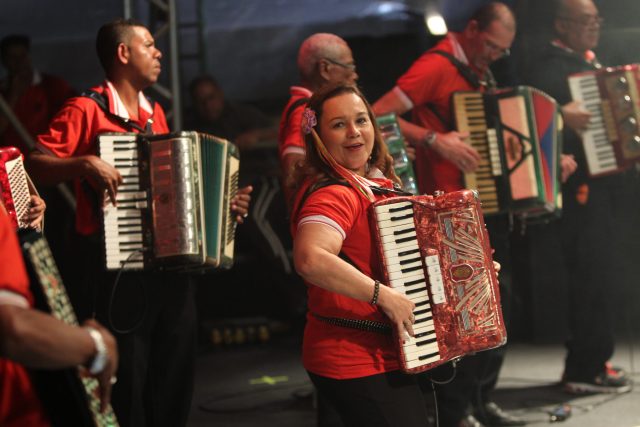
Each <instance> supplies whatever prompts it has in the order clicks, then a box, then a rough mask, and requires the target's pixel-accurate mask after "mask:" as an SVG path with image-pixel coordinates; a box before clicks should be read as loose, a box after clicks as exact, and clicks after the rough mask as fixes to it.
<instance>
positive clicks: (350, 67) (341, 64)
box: [324, 58, 356, 71]
mask: <svg viewBox="0 0 640 427" xmlns="http://www.w3.org/2000/svg"><path fill="white" fill-rule="evenodd" d="M324 59H325V60H326V61H328V62H330V63H332V64H334V65H337V66H338V67H342V68H344V69H347V70H351V71H355V70H356V64H347V63H344V62H340V61H336V60H335V59H331V58H324Z"/></svg>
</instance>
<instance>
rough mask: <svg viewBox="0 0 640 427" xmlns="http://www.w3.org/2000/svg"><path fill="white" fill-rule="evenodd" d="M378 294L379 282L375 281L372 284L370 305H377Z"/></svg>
mask: <svg viewBox="0 0 640 427" xmlns="http://www.w3.org/2000/svg"><path fill="white" fill-rule="evenodd" d="M379 294H380V282H379V281H378V280H375V281H374V283H373V298H371V305H376V304H378V295H379Z"/></svg>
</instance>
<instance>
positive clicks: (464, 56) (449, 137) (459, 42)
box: [373, 2, 524, 427]
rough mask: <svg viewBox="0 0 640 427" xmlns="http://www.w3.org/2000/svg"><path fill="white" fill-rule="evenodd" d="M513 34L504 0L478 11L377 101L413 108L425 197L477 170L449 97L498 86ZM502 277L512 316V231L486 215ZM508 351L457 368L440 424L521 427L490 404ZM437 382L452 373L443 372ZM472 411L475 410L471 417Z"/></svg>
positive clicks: (382, 110)
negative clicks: (498, 70)
mask: <svg viewBox="0 0 640 427" xmlns="http://www.w3.org/2000/svg"><path fill="white" fill-rule="evenodd" d="M515 34H516V22H515V18H514V16H513V13H512V12H511V10H510V9H509V8H508V7H507V6H506V5H504V4H502V3H499V2H492V3H489V4H487V5H485V6H483V7H482V8H480V9H478V10H477V11H476V12H475V13H474V15H473V16H471V18H470V19H469V20H468V22H467V24H466V26H465V28H464V30H463V31H462V32H458V33H456V32H450V33H449V34H448V35H447V36H446V37H445V38H444V39H443V40H442V41H440V42H439V43H438V44H437V45H436V46H435V47H433V48H432V49H430V50H428V51H427V52H425V53H424V54H423V55H422V56H421V57H420V58H418V59H417V60H416V61H415V62H414V63H413V65H412V66H411V67H410V68H409V70H408V71H407V72H406V73H405V74H404V75H402V76H401V77H400V78H399V79H398V81H397V84H396V86H395V87H394V88H393V89H392V90H390V91H389V92H387V93H386V94H385V95H383V96H382V97H381V98H380V99H379V100H378V101H377V102H375V103H374V105H373V109H374V111H375V112H376V114H378V115H380V114H386V113H392V112H393V113H396V114H397V115H398V116H401V115H402V114H404V113H406V112H408V111H412V120H411V122H408V121H406V120H403V119H399V122H400V127H401V129H402V133H403V134H404V136H405V137H406V139H407V140H408V141H409V143H410V144H411V145H413V146H414V147H415V148H416V161H415V164H416V174H417V181H418V189H419V191H420V192H421V193H428V194H433V193H434V191H436V190H442V191H446V192H449V191H456V190H460V189H462V188H463V180H462V173H463V172H471V171H474V170H475V169H476V168H477V166H478V162H479V160H480V156H479V154H478V153H477V152H476V150H475V149H474V148H472V147H471V145H470V144H469V143H467V142H465V139H466V138H467V137H468V136H469V135H468V134H467V133H466V132H458V131H456V130H455V122H454V117H453V111H452V108H451V94H452V93H454V92H457V91H484V90H485V89H486V88H492V87H494V86H495V81H494V79H493V75H492V74H491V70H490V69H489V65H491V64H492V63H493V62H494V61H496V60H498V59H500V58H502V57H504V56H505V55H508V54H509V49H510V48H511V44H512V43H513V39H514V37H515ZM485 221H486V223H487V228H488V229H489V235H490V236H491V243H492V246H493V247H494V248H495V254H494V259H495V260H496V261H498V262H500V263H501V264H502V266H503V268H502V271H501V273H500V287H501V294H502V295H503V296H504V298H503V300H502V306H503V313H504V316H505V319H506V318H508V310H509V308H508V300H507V298H506V296H507V295H509V292H505V289H508V288H509V286H510V284H509V281H510V277H509V276H510V274H509V269H510V265H509V264H510V255H509V227H508V221H507V219H506V217H505V216H504V215H500V216H494V217H486V218H485ZM503 352H504V350H503V349H497V350H491V351H486V352H481V353H479V354H477V355H475V356H469V357H465V358H464V359H463V360H462V361H461V362H460V363H458V366H457V370H456V377H455V378H454V380H453V381H452V382H451V383H449V384H444V385H439V386H438V387H437V391H438V408H439V416H440V419H441V421H440V422H441V425H443V426H460V427H467V426H479V425H482V424H480V422H479V421H478V419H479V420H480V421H482V422H483V423H485V424H487V425H498V426H507V425H523V424H524V421H522V420H521V419H518V418H516V417H513V416H512V415H510V414H507V413H506V412H504V411H503V410H502V409H501V408H500V407H498V406H497V405H496V404H495V403H494V402H491V401H490V399H489V395H488V394H489V392H490V391H491V390H492V389H493V388H494V387H495V384H496V382H497V378H498V373H499V371H500V367H501V365H502V360H503ZM437 371H439V372H441V373H442V375H441V376H439V377H438V378H440V377H448V376H450V375H451V370H448V369H446V367H443V368H439V369H438V370H437ZM470 411H472V412H470Z"/></svg>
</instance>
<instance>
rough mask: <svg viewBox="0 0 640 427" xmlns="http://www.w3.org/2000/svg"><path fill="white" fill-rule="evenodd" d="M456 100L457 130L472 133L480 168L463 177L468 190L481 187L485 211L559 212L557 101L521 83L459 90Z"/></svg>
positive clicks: (558, 122) (559, 139) (534, 215)
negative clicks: (482, 88)
mask: <svg viewBox="0 0 640 427" xmlns="http://www.w3.org/2000/svg"><path fill="white" fill-rule="evenodd" d="M452 104H453V108H454V116H455V119H456V124H457V129H458V130H459V131H467V132H469V133H470V138H469V140H470V144H471V146H472V147H474V148H475V149H476V150H477V151H478V153H479V154H480V156H481V161H480V164H479V166H478V168H477V170H476V171H474V172H472V173H465V174H464V181H465V187H466V188H469V189H477V190H478V193H479V194H480V200H481V201H482V210H483V212H484V213H485V215H490V214H496V213H504V212H508V213H513V214H517V215H521V216H526V217H538V216H544V215H548V214H557V213H558V212H559V210H560V209H561V208H562V195H561V190H560V154H561V152H562V146H561V145H562V119H561V116H560V113H559V109H558V105H557V103H556V101H555V100H554V99H553V98H551V97H550V96H549V95H547V94H545V93H544V92H541V91H539V90H537V89H534V88H531V87H527V86H518V87H515V88H508V89H501V90H497V91H492V92H488V93H480V92H456V93H454V94H453V102H452Z"/></svg>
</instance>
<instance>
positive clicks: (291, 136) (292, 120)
mask: <svg viewBox="0 0 640 427" xmlns="http://www.w3.org/2000/svg"><path fill="white" fill-rule="evenodd" d="M289 92H290V94H291V98H289V102H288V103H287V106H286V107H285V108H284V111H283V112H282V118H281V119H280V129H279V131H278V153H279V156H280V160H282V159H283V158H284V156H285V155H286V154H289V153H295V154H302V155H304V154H305V146H304V135H303V134H302V127H301V125H302V113H304V109H305V108H306V107H307V104H306V102H305V103H302V104H301V105H298V106H297V107H295V108H293V109H292V110H291V111H289V109H290V108H291V106H292V105H293V104H294V103H295V102H297V101H298V100H300V99H304V98H311V95H312V93H311V91H310V90H309V89H306V88H303V87H301V86H292V87H291V88H290V89H289ZM287 113H289V114H288V115H287Z"/></svg>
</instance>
